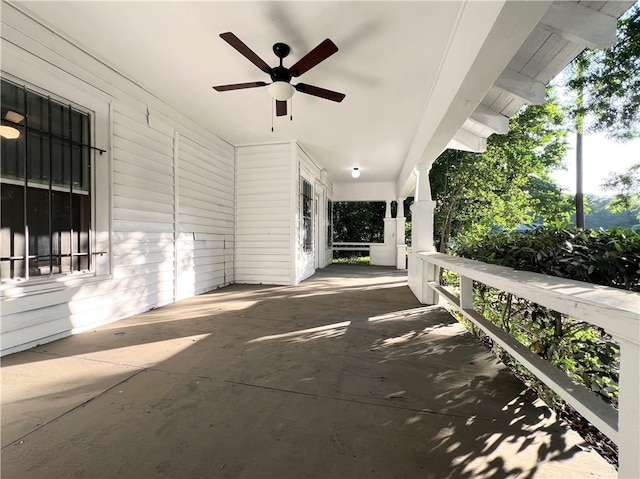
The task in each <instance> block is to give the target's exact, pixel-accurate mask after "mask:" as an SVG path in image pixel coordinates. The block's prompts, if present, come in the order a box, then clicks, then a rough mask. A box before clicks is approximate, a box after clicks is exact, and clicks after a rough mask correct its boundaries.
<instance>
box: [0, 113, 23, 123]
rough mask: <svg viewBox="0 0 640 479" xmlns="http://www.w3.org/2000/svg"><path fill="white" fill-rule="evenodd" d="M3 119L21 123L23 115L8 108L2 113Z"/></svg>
mask: <svg viewBox="0 0 640 479" xmlns="http://www.w3.org/2000/svg"><path fill="white" fill-rule="evenodd" d="M4 119H5V120H7V121H10V122H11V123H22V120H24V115H21V114H20V113H17V112H15V111H11V110H9V111H8V112H7V113H6V114H5V115H4Z"/></svg>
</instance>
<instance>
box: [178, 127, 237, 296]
mask: <svg viewBox="0 0 640 479" xmlns="http://www.w3.org/2000/svg"><path fill="white" fill-rule="evenodd" d="M179 145H180V147H179V155H178V156H179V180H178V192H179V198H178V212H179V215H178V241H177V243H176V247H177V278H178V280H177V288H176V291H177V297H178V299H179V298H183V297H189V296H192V295H193V294H199V293H202V292H204V291H209V290H211V289H213V288H216V287H218V286H220V285H227V284H230V283H231V282H232V281H233V269H234V258H233V250H234V211H235V209H234V171H233V162H230V161H229V158H230V155H233V154H234V153H233V149H232V148H230V147H229V145H227V144H226V143H224V142H222V141H220V142H218V143H217V144H215V145H208V146H203V145H201V144H199V143H198V142H196V141H193V140H190V139H189V138H186V137H180V140H179Z"/></svg>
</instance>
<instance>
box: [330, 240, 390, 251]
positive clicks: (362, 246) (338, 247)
mask: <svg viewBox="0 0 640 479" xmlns="http://www.w3.org/2000/svg"><path fill="white" fill-rule="evenodd" d="M375 244H380V243H355V242H354V243H333V245H332V247H331V248H332V249H333V251H365V252H367V253H368V252H369V251H371V246H372V245H375Z"/></svg>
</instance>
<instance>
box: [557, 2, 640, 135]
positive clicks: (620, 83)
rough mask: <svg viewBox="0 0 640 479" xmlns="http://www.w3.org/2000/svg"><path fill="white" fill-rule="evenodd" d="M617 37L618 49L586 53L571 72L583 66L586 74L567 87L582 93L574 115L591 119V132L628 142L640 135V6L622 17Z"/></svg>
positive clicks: (576, 77) (588, 51) (583, 73)
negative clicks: (580, 101)
mask: <svg viewBox="0 0 640 479" xmlns="http://www.w3.org/2000/svg"><path fill="white" fill-rule="evenodd" d="M617 36H618V41H617V43H616V45H615V46H613V47H611V48H609V49H606V50H593V51H592V50H585V51H584V52H583V53H582V54H580V55H579V56H578V57H577V58H576V60H575V61H574V62H573V65H571V66H570V67H569V68H570V69H572V68H573V69H575V68H576V65H581V68H582V69H583V71H582V72H581V75H573V78H572V79H571V80H569V81H568V86H569V88H570V89H571V90H572V91H574V92H580V91H581V92H583V99H582V104H581V105H577V107H576V108H574V109H573V115H574V117H575V116H576V115H587V116H588V118H589V126H588V129H587V131H588V132H604V133H605V134H606V135H607V136H608V137H609V138H612V139H614V140H618V141H625V140H629V139H632V138H636V137H638V135H639V134H640V132H639V130H638V128H639V125H640V75H639V74H638V72H639V71H640V3H636V4H635V5H634V6H633V7H632V8H630V9H629V10H628V11H627V12H626V13H625V14H624V15H623V16H622V17H620V19H619V20H618V29H617Z"/></svg>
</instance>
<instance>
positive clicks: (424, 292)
mask: <svg viewBox="0 0 640 479" xmlns="http://www.w3.org/2000/svg"><path fill="white" fill-rule="evenodd" d="M429 170H431V165H430V164H429V165H425V164H420V165H417V166H416V169H415V174H416V192H415V202H414V203H413V204H412V205H411V254H410V256H409V287H410V288H411V291H412V292H413V294H415V295H416V298H418V301H420V302H421V303H422V304H436V303H437V302H438V295H437V294H436V293H435V292H434V291H433V290H432V289H431V288H427V287H425V282H426V281H435V280H436V279H437V277H438V271H437V268H435V267H424V266H423V264H422V261H421V260H420V257H419V256H418V253H421V252H425V251H433V250H434V244H433V212H434V209H435V205H436V203H435V201H433V200H432V199H431V185H430V184H429Z"/></svg>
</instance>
